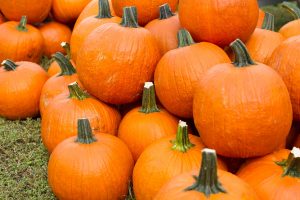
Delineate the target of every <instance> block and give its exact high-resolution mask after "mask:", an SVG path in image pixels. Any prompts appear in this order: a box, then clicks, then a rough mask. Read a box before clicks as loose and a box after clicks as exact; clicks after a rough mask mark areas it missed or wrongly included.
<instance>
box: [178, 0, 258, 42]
mask: <svg viewBox="0 0 300 200" xmlns="http://www.w3.org/2000/svg"><path fill="white" fill-rule="evenodd" d="M178 13H179V20H180V23H181V25H182V26H183V27H184V28H186V29H187V30H189V31H190V32H191V34H192V36H193V37H194V39H195V40H196V41H197V42H200V41H201V42H202V41H206V42H211V43H214V44H216V45H219V46H222V47H223V46H227V45H229V44H230V43H231V42H233V41H234V40H235V39H236V38H240V39H241V40H242V41H246V40H247V39H248V38H249V37H250V35H251V34H252V33H253V31H254V29H255V27H256V24H257V20H258V3H257V0H210V1H207V0H180V1H179V8H178Z"/></svg>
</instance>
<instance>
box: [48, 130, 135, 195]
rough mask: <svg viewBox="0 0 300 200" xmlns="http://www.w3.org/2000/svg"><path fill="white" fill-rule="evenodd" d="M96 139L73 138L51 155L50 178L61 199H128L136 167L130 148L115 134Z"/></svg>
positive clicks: (102, 135)
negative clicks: (87, 141) (86, 141)
mask: <svg viewBox="0 0 300 200" xmlns="http://www.w3.org/2000/svg"><path fill="white" fill-rule="evenodd" d="M95 138H96V139H97V141H96V142H94V143H92V144H79V143H76V142H74V141H75V139H76V137H71V138H69V139H66V140H65V141H63V142H62V143H61V144H59V145H58V146H57V148H56V149H55V150H54V151H53V153H52V154H51V156H50V160H49V164H48V181H49V185H50V186H51V188H52V190H53V191H54V193H55V195H56V196H57V197H58V198H59V199H68V200H78V199H85V200H96V199H101V200H102V199H103V200H111V199H125V197H126V194H127V189H128V188H127V186H128V182H129V180H130V177H131V173H132V169H133V159H132V156H131V154H130V151H129V150H128V148H127V146H126V145H125V144H124V143H123V142H122V141H121V140H119V139H118V138H116V137H114V136H110V135H108V134H97V135H95Z"/></svg>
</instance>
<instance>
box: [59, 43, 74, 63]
mask: <svg viewBox="0 0 300 200" xmlns="http://www.w3.org/2000/svg"><path fill="white" fill-rule="evenodd" d="M60 46H61V47H62V48H63V49H64V50H65V51H66V54H67V55H66V58H67V59H68V60H71V59H72V57H71V49H70V44H69V43H67V42H62V43H60Z"/></svg>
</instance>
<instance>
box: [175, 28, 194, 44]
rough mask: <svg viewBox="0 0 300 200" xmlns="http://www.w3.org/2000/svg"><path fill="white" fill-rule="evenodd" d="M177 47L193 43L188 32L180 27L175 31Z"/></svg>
mask: <svg viewBox="0 0 300 200" xmlns="http://www.w3.org/2000/svg"><path fill="white" fill-rule="evenodd" d="M177 38H178V48H180V47H186V46H190V45H192V44H195V42H194V40H193V38H192V36H191V34H190V32H188V30H186V29H180V30H179V31H178V33H177Z"/></svg>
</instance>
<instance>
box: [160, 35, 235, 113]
mask: <svg viewBox="0 0 300 200" xmlns="http://www.w3.org/2000/svg"><path fill="white" fill-rule="evenodd" d="M178 40H179V44H178V48H177V49H174V50H171V51H169V52H167V53H166V54H165V55H164V56H163V57H162V58H161V60H160V61H159V63H158V65H157V67H156V70H155V76H154V81H155V88H156V92H157V96H158V98H159V100H160V102H161V103H162V104H163V105H164V107H165V108H166V109H167V110H168V111H169V112H171V113H173V114H175V115H177V116H180V117H184V118H192V116H193V96H194V87H195V84H196V83H197V82H198V81H200V80H201V79H202V77H203V74H204V72H206V70H208V69H209V68H211V67H212V66H214V65H216V64H220V63H226V62H228V63H229V62H230V59H229V58H228V56H227V54H226V53H225V52H224V51H223V50H222V49H221V48H220V47H218V46H216V45H214V44H211V43H208V42H201V43H197V44H195V43H194V40H193V38H192V37H191V35H190V34H189V32H188V31H187V30H185V29H182V30H180V31H179V32H178Z"/></svg>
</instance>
